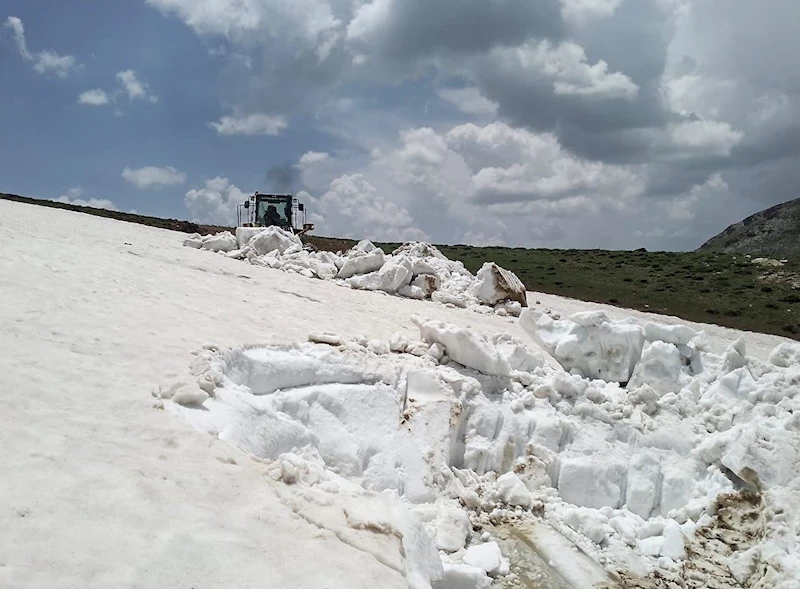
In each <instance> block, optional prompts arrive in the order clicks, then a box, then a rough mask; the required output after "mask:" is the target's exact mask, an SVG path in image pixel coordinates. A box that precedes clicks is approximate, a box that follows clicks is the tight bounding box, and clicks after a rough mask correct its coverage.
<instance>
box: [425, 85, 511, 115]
mask: <svg viewBox="0 0 800 589" xmlns="http://www.w3.org/2000/svg"><path fill="white" fill-rule="evenodd" d="M436 94H437V95H438V96H439V98H441V99H442V100H444V101H445V102H448V103H450V104H452V105H453V106H455V107H456V108H457V109H458V110H460V111H461V112H463V113H466V114H468V115H475V116H479V117H481V116H486V117H494V116H496V115H497V104H496V103H494V102H492V101H491V100H489V99H488V98H486V97H484V96H483V95H482V94H481V93H480V91H479V90H478V89H477V88H475V87H474V86H469V87H467V88H440V89H439V90H437V91H436Z"/></svg>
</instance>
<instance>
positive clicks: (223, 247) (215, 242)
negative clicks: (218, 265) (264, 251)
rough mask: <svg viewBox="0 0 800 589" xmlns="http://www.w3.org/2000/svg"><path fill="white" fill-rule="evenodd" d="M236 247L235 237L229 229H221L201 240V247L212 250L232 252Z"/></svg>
mask: <svg viewBox="0 0 800 589" xmlns="http://www.w3.org/2000/svg"><path fill="white" fill-rule="evenodd" d="M238 247H239V246H238V244H237V242H236V238H235V237H234V236H233V233H231V232H230V231H223V232H222V233H217V234H216V235H211V236H208V237H207V238H206V239H204V240H203V249H204V250H209V251H212V252H232V251H233V250H235V249H237V248H238Z"/></svg>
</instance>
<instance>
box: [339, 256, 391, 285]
mask: <svg viewBox="0 0 800 589" xmlns="http://www.w3.org/2000/svg"><path fill="white" fill-rule="evenodd" d="M385 260H386V258H385V256H384V255H383V250H382V249H380V248H375V249H373V250H371V251H370V252H369V253H361V255H356V256H353V257H348V258H347V259H346V260H345V262H344V264H342V267H341V268H340V269H339V273H338V274H337V275H336V277H337V278H341V279H346V278H350V277H352V276H356V275H359V274H369V273H370V272H376V271H377V270H380V268H381V266H383V263H384V262H385Z"/></svg>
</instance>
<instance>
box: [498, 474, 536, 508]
mask: <svg viewBox="0 0 800 589" xmlns="http://www.w3.org/2000/svg"><path fill="white" fill-rule="evenodd" d="M497 491H498V492H499V494H500V499H502V500H503V502H504V503H507V504H508V505H519V506H520V507H530V506H531V494H530V491H528V488H527V487H526V486H525V483H523V482H522V481H521V480H520V478H519V477H518V476H517V475H516V474H514V473H513V472H507V473H505V474H503V475H500V476H499V477H498V478H497Z"/></svg>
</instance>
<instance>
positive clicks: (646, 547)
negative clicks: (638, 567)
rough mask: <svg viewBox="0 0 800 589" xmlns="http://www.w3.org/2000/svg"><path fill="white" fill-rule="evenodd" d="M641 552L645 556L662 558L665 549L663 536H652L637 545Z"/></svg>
mask: <svg viewBox="0 0 800 589" xmlns="http://www.w3.org/2000/svg"><path fill="white" fill-rule="evenodd" d="M636 544H637V545H638V546H639V551H640V552H641V553H642V554H644V555H645V556H660V555H661V550H662V549H663V548H664V538H663V537H662V536H651V537H649V538H645V539H644V540H639V541H638V542H637V543H636Z"/></svg>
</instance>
